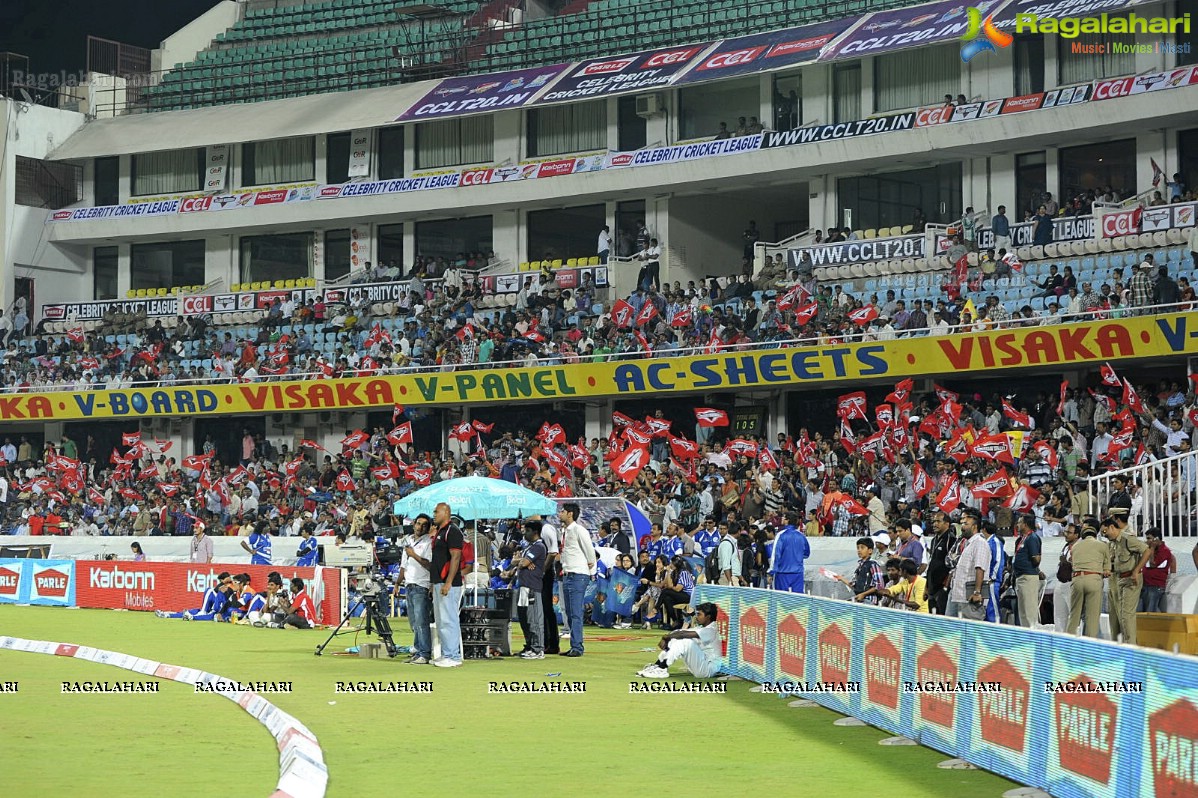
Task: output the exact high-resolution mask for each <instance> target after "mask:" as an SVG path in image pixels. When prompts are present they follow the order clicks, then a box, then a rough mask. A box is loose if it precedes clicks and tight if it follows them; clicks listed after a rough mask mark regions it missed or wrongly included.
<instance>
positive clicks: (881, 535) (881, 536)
mask: <svg viewBox="0 0 1198 798" xmlns="http://www.w3.org/2000/svg"><path fill="white" fill-rule="evenodd" d="M871 537H873V539H874V544H875V545H876V544H878V543H881V544H882V545H883V546H889V545H890V535H888V534H886V533H885V532H875V533H873V535H872V536H871Z"/></svg>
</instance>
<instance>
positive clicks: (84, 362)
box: [79, 357, 100, 370]
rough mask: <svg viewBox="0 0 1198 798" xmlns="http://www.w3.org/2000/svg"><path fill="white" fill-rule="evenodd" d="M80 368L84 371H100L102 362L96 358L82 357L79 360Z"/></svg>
mask: <svg viewBox="0 0 1198 798" xmlns="http://www.w3.org/2000/svg"><path fill="white" fill-rule="evenodd" d="M79 368H81V369H84V370H89V369H98V368H100V361H98V360H96V359H95V358H94V357H81V358H79Z"/></svg>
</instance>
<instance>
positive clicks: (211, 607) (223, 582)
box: [154, 571, 233, 621]
mask: <svg viewBox="0 0 1198 798" xmlns="http://www.w3.org/2000/svg"><path fill="white" fill-rule="evenodd" d="M232 594H233V577H231V576H229V572H228V571H221V572H220V575H219V576H217V577H216V584H215V585H213V586H212V587H210V588H208V589H207V590H205V591H204V600H203V602H201V604H200V608H199V609H198V610H184V611H183V612H163V611H162V610H154V614H155V615H157V616H158V617H159V618H182V619H183V620H185V621H215V620H218V619H219V620H224V619H225V618H224V612H225V608H226V607H228V605H229V599H230V597H231V596H232Z"/></svg>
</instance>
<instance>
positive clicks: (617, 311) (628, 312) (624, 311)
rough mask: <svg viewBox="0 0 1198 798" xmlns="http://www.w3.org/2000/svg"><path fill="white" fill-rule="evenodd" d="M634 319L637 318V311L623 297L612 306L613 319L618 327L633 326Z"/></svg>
mask: <svg viewBox="0 0 1198 798" xmlns="http://www.w3.org/2000/svg"><path fill="white" fill-rule="evenodd" d="M634 319H636V311H634V310H633V309H632V305H630V304H628V303H627V302H625V301H624V300H623V299H620V300H618V301H617V302H616V304H614V305H612V306H611V321H612V324H614V325H616V327H617V328H618V329H623V328H625V327H631V326H632V322H633V320H634Z"/></svg>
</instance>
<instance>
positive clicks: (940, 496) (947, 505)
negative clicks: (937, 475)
mask: <svg viewBox="0 0 1198 798" xmlns="http://www.w3.org/2000/svg"><path fill="white" fill-rule="evenodd" d="M960 505H961V483H960V481H959V480H958V479H957V475H956V474H949V475H948V477H947V478H946V479H945V480H944V484H942V485H941V486H940V492H939V493H937V494H936V506H937V507H939V508H940V509H941V510H942V511H943V512H946V513H951V512H952V511H953V510H955V509H957V507H959V506H960Z"/></svg>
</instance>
